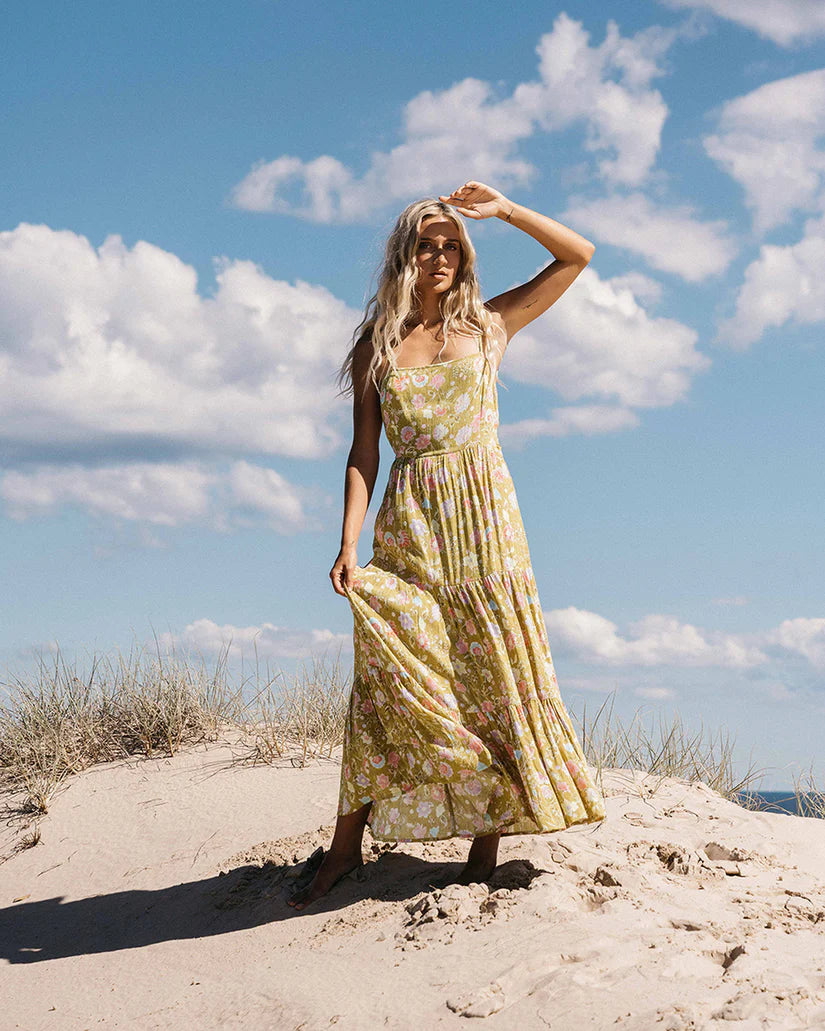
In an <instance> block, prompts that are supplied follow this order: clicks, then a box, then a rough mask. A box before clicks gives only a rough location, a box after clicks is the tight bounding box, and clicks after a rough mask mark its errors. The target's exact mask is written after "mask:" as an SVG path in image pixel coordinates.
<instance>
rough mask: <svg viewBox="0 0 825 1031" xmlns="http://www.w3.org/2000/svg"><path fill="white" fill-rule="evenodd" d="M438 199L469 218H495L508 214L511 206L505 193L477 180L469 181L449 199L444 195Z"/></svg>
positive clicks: (454, 191)
mask: <svg viewBox="0 0 825 1031" xmlns="http://www.w3.org/2000/svg"><path fill="white" fill-rule="evenodd" d="M438 199H439V200H443V201H444V202H445V203H446V204H452V205H453V206H454V207H455V208H456V210H457V211H459V212H460V213H461V214H462V215H466V216H467V218H494V217H495V216H496V215H503V214H506V213H507V212H508V211H509V210H510V206H511V205H510V201H508V200H507V198H506V197H505V196H504V194H503V193H499V191H498V190H494V189H493V187H492V186H487V185H485V184H484V183H479V182H476V180H475V179H468V180H467V182H466V183H465V184H464V185H463V186H460V187H459V188H458V189H457V190H453V192H452V193H451V194H450V196H449V197H445V196H444V195H443V194H442V195H440V196H439V198H438Z"/></svg>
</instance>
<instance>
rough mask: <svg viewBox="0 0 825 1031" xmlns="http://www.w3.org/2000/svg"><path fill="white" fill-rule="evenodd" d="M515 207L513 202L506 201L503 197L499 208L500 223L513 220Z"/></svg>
mask: <svg viewBox="0 0 825 1031" xmlns="http://www.w3.org/2000/svg"><path fill="white" fill-rule="evenodd" d="M516 207H517V205H516V204H515V202H514V201H511V200H507V198H506V197H505V198H504V199H503V200H502V202H501V205H500V207H499V212H498V217H499V218H500V219H501V220H502V222H510V221H512V218H513V212H514V211H515V210H516Z"/></svg>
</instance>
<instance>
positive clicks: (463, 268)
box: [337, 197, 501, 395]
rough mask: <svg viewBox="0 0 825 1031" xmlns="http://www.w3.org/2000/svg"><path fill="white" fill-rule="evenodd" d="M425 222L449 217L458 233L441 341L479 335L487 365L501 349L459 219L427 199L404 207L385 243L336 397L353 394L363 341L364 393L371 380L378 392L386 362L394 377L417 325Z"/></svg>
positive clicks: (443, 309) (447, 207)
mask: <svg viewBox="0 0 825 1031" xmlns="http://www.w3.org/2000/svg"><path fill="white" fill-rule="evenodd" d="M429 218H448V219H449V220H450V221H451V222H452V223H453V224H454V225H455V227H456V229H457V230H458V237H459V240H460V241H461V257H460V261H459V265H458V269H457V271H456V277H455V282H454V283H453V285H452V287H451V288H450V290H449V291H448V292H447V293H445V294H444V295H443V296H442V298H441V316H442V319H443V331H444V340H445V342H446V340H447V338H448V337H449V335H450V333H451V332H456V331H458V332H464V333H477V334H480V336H481V349H482V351H483V353H484V358H485V361H489V360H490V355H491V353H492V352H493V350H495V351H498V350H499V349H500V339H501V331H500V329H499V327H498V325H497V324H496V322H495V321H494V320H493V318H492V316H491V315H490V312H489V311H488V309H487V308H486V307H485V306H484V302H483V301H482V299H481V289H480V287H479V282H478V277H477V275H476V252H475V248H474V247H473V244H472V241H471V240H470V237H469V234H468V233H467V229H466V227H465V225H464V222H463V221H462V220H461V218H460V217H459V216H458V215H457V214H456V213H455V211H454V210H453V208H451V207H450V205H449V204H445V203H444V202H443V201H440V200H435V199H433V198H431V197H426V198H424V200H418V201H415V202H414V203H413V204H410V205H409V206H408V207H406V208H405V209H404V210H403V211H402V212H401V214H400V215H399V216H398V219H397V221H396V223H395V226H394V227H393V230H392V232H391V233H390V235H389V238H388V239H387V243H386V248H385V252H384V260H383V264H382V266H381V269H380V272H379V274H378V289H377V290H376V292H375V293H374V294H373V296H372V297H371V298H370V300H369V302H368V303H367V307H366V311H365V313H364V317H363V319H362V320H361V321H360V322H359V323H358V325H357V326H356V328H355V331H354V332H353V334H352V345H351V347H350V349H349V351H348V352H347V356H346V359H345V361H344V364H343V365H342V367H341V370H340V372H339V373H338V377H337V382H338V384H339V386H340V387H341V389H340V390H339V394H344V395H347V394H351V393H353V390H354V385H353V362H354V357H355V351H356V348H357V347H358V345H359V344H360V343H361V341H362V340H364V339H365V338H366V339H370V340H371V341H372V359H371V361H370V364H369V368H368V373H367V377H366V381H365V387H364V392H365V393H366V388H367V387H368V385H369V383H370V380H371V381H372V382H373V383H374V384H375V386H376V389H380V385H381V384H380V382H379V370H380V369H381V367H382V365H383V364H384V363H386V364H387V366H388V368H387V369H386V370H385V372H386V374H389V372H391V371H392V372H397V371H398V366H397V364H396V361H395V351H396V350H397V349H398V347H399V346H400V344H401V341H402V340H403V339H404V337H405V336H406V334H407V332H409V330H410V329H411V328H412V326H413V325H414V324H415V320H416V318H417V316H418V308H417V303H416V298H415V286H416V283H417V281H418V274H419V268H418V265H417V264H416V254H417V251H418V237H419V234H420V232H421V227H422V225H423V223H424V222H425V221H426V220H427V219H429Z"/></svg>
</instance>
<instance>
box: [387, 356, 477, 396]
mask: <svg viewBox="0 0 825 1031" xmlns="http://www.w3.org/2000/svg"><path fill="white" fill-rule="evenodd" d="M479 355H481V356H482V357H483V356H484V351H483V350H482V349H481V348H480V347H479V348H477V349H476V350H475V351H471V352H470V353H469V354H459V355H458V356H457V357H455V358H447V359H446V360H445V361H443V362H428V363H427V364H426V365H399V366H398V368H397V369H395V370H393V369H387V371H386V373H385V374H384V378H383V379H382V380H381V387H383V386H384V385H385V384H386V382H387V380H388V379H389V378H390V373H392V372H393V371H394V372H395V373H396V374H399V373H402V372H415V371H416V370H421V369H437V368H438V367H439V365H451V364H452V363H453V362H461V361H466V359H467V358H478V356H479Z"/></svg>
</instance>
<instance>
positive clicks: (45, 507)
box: [0, 461, 319, 543]
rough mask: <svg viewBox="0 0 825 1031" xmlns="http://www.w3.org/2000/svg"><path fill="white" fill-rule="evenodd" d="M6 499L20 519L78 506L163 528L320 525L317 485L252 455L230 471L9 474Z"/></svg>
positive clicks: (52, 469) (143, 468) (187, 468)
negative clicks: (301, 482)
mask: <svg viewBox="0 0 825 1031" xmlns="http://www.w3.org/2000/svg"><path fill="white" fill-rule="evenodd" d="M0 497H2V498H3V499H4V500H5V502H6V506H7V510H8V513H9V515H10V516H11V517H12V518H13V519H17V520H23V519H28V518H30V517H31V516H34V515H43V514H47V513H49V512H51V511H53V510H55V509H57V508H60V507H61V506H64V505H73V506H76V507H79V508H82V509H84V510H86V511H88V512H90V513H91V514H92V515H95V516H102V517H110V518H113V519H116V520H129V521H134V522H139V523H145V524H150V525H155V526H182V525H186V524H191V523H202V524H205V525H209V526H211V527H212V528H213V529H217V530H228V529H231V528H232V527H234V526H243V525H250V524H252V523H260V522H262V523H264V524H265V525H267V526H269V527H270V528H271V529H273V530H276V531H277V532H279V533H295V532H297V531H299V530H307V529H313V528H315V529H317V528H319V526H318V522H317V520H316V519H315V518H314V517H313V516H312V515H311V514H310V512H309V511H308V506H311V504H312V503H313V501H315V500H317V499H316V497H315V492H314V491H313V490H311V489H309V488H303V487H297V486H295V485H293V484H291V483H289V482H287V480H285V479H284V478H283V477H282V476H280V475H279V474H278V473H277V472H275V470H274V469H265V468H262V467H260V466H255V465H251V464H250V463H249V462H245V461H239V462H235V463H233V464H232V465H231V466H230V467H229V469H228V470H226V471H225V472H222V471H219V470H218V469H216V468H207V467H206V466H205V465H203V464H202V463H196V462H181V463H169V462H157V463H151V462H133V463H127V464H121V465H114V466H103V467H91V468H86V467H84V466H82V465H76V464H72V465H65V466H39V467H37V468H35V469H34V470H32V471H26V472H21V471H11V472H8V473H6V474H5V476H4V477H3V478H2V479H1V480H0ZM149 543H151V538H150V542H149Z"/></svg>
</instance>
